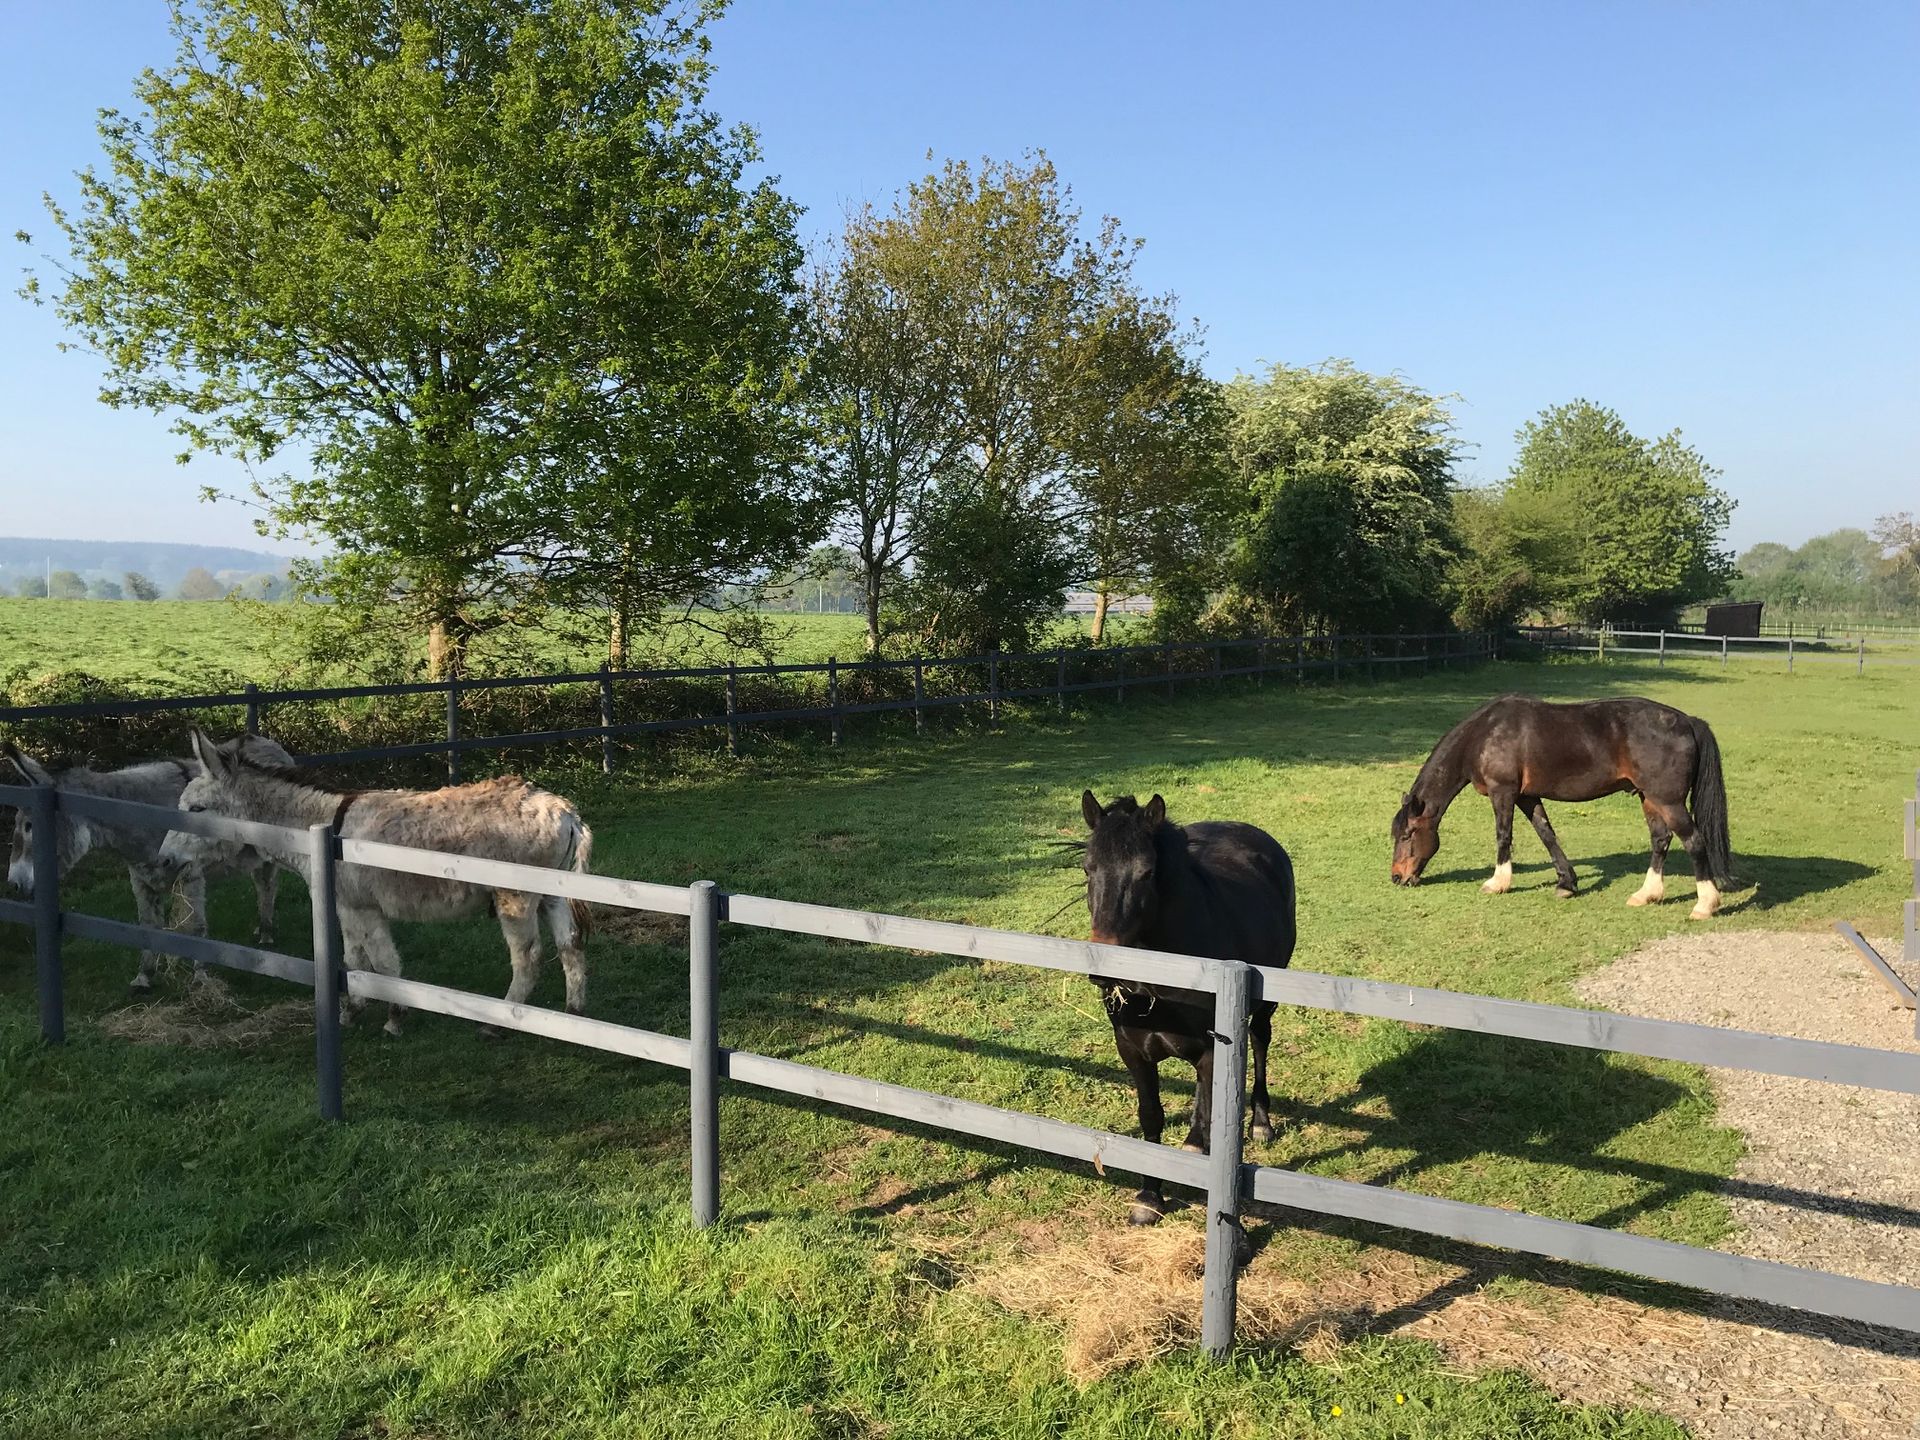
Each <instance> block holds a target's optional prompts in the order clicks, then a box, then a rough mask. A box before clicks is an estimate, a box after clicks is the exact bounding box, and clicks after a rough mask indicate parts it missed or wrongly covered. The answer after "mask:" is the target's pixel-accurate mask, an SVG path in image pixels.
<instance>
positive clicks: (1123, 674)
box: [1114, 645, 1127, 705]
mask: <svg viewBox="0 0 1920 1440" xmlns="http://www.w3.org/2000/svg"><path fill="white" fill-rule="evenodd" d="M1114 665H1115V674H1116V675H1117V676H1118V677H1119V683H1118V684H1117V685H1116V686H1115V687H1114V697H1115V699H1116V700H1117V701H1118V702H1119V703H1120V704H1122V705H1124V704H1126V703H1127V647H1126V646H1124V645H1122V646H1121V647H1120V648H1119V649H1118V650H1116V651H1115V652H1114Z"/></svg>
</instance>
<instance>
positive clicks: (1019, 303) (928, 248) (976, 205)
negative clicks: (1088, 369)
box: [878, 155, 1137, 650]
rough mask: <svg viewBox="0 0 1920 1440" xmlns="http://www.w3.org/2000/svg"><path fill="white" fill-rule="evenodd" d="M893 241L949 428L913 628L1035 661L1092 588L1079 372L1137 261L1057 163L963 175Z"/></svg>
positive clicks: (910, 218) (936, 638)
mask: <svg viewBox="0 0 1920 1440" xmlns="http://www.w3.org/2000/svg"><path fill="white" fill-rule="evenodd" d="M878 229H879V238H880V241H881V243H882V244H883V245H884V246H885V247H886V250H887V252H888V253H889V255H890V257H891V261H890V263H891V264H892V265H893V266H894V267H895V269H896V273H910V274H912V275H913V276H914V277H915V280H914V294H915V296H916V297H917V300H918V302H919V304H920V306H921V315H922V317H923V318H922V319H921V322H920V325H919V334H920V336H921V338H922V342H923V343H924V345H925V346H926V347H927V353H928V355H929V357H930V366H929V369H928V371H927V376H928V379H929V381H930V383H932V384H934V385H936V386H937V387H938V388H939V391H940V394H941V396H942V408H943V414H944V417H945V419H944V427H945V443H944V444H943V446H942V447H941V451H940V455H941V458H942V465H941V470H940V474H939V477H938V483H937V484H936V485H935V486H933V487H932V489H931V490H930V491H929V493H928V494H927V495H926V496H925V498H924V499H923V502H922V505H921V514H920V515H919V516H918V517H916V520H915V524H916V526H917V528H918V531H919V537H920V538H919V541H918V547H917V552H916V558H915V564H914V568H913V572H912V576H911V583H910V584H909V585H907V586H904V587H902V592H901V598H902V605H901V612H902V615H903V618H904V619H905V622H906V623H907V624H908V625H909V626H910V627H911V628H912V629H913V630H915V631H917V632H918V634H919V636H920V638H921V639H922V640H924V641H925V642H927V643H931V644H934V645H937V646H942V647H945V648H948V649H956V650H982V649H988V648H994V647H998V648H1004V649H1019V648H1023V647H1025V646H1028V645H1031V644H1032V643H1034V641H1035V640H1036V639H1037V638H1038V636H1039V634H1040V632H1041V631H1042V629H1043V628H1044V627H1045V625H1046V624H1048V623H1049V622H1051V621H1052V620H1053V619H1054V618H1055V617H1056V616H1057V614H1058V613H1059V604H1060V596H1061V592H1062V590H1063V589H1064V588H1065V586H1066V585H1067V584H1068V583H1070V582H1071V581H1072V580H1073V579H1074V577H1075V575H1076V574H1078V573H1084V564H1083V561H1082V557H1081V554H1080V542H1081V540H1082V538H1083V537H1082V533H1081V530H1080V528H1079V526H1078V524H1077V519H1078V513H1077V505H1078V496H1077V493H1076V491H1075V489H1074V485H1073V474H1072V469H1073V467H1072V460H1071V456H1070V454H1069V452H1068V448H1067V444H1066V436H1067V433H1068V429H1069V426H1068V422H1067V406H1068V403H1069V401H1068V389H1069V387H1068V386H1067V384H1066V383H1065V372H1064V366H1065V365H1066V364H1067V362H1068V357H1069V356H1070V354H1071V353H1072V351H1073V347H1074V345H1075V341H1076V339H1077V338H1078V337H1079V336H1080V335H1082V334H1083V333H1084V332H1085V330H1086V329H1087V327H1088V326H1089V325H1090V324H1091V323H1092V322H1093V320H1094V318H1095V317H1096V316H1097V315H1098V314H1100V312H1101V310H1102V308H1103V307H1104V306H1105V305H1106V304H1108V303H1109V301H1110V300H1111V297H1112V296H1113V294H1114V293H1115V291H1116V289H1117V288H1118V287H1121V286H1123V285H1124V284H1125V283H1126V281H1127V278H1128V275H1129V273H1130V267H1131V264H1132V259H1133V255H1134V253H1135V251H1136V249H1137V246H1136V245H1135V243H1134V242H1132V241H1130V240H1128V239H1127V238H1126V237H1125V236H1124V235H1122V234H1121V232H1120V229H1119V225H1118V223H1117V222H1116V221H1114V220H1112V219H1110V218H1109V219H1107V220H1104V221H1103V222H1101V224H1100V225H1098V226H1097V227H1093V228H1092V229H1091V231H1090V232H1089V231H1083V226H1082V216H1081V212H1080V211H1079V209H1078V208H1077V206H1076V205H1075V204H1074V201H1073V197H1072V193H1071V191H1070V190H1069V189H1068V188H1067V187H1066V186H1065V185H1064V184H1063V183H1062V182H1061V180H1060V178H1059V176H1058V174H1057V173H1056V172H1055V170H1054V167H1053V165H1052V163H1051V162H1050V161H1048V160H1047V158H1046V157H1045V156H1044V155H1034V156H1030V157H1028V158H1027V159H1025V160H1024V161H1022V162H1018V163H998V162H993V161H986V162H983V163H982V164H981V165H980V166H979V167H978V168H975V167H973V166H970V165H968V164H966V163H964V162H961V161H949V162H948V163H947V164H946V165H945V166H943V167H942V168H941V169H940V170H938V171H937V172H935V173H933V174H931V175H928V176H926V177H925V178H924V179H922V180H920V181H918V182H916V183H915V184H913V185H911V186H909V187H908V189H907V192H906V194H905V195H904V197H902V199H901V201H900V202H899V203H898V204H897V205H896V206H895V207H894V209H893V211H892V212H891V213H889V214H888V215H887V216H886V217H884V218H883V219H882V221H881V222H880V223H879V226H878Z"/></svg>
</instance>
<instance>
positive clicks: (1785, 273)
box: [0, 0, 1920, 547]
mask: <svg viewBox="0 0 1920 1440" xmlns="http://www.w3.org/2000/svg"><path fill="white" fill-rule="evenodd" d="M83 13H84V15H85V17H86V19H85V23H82V22H81V20H80V19H79V18H77V17H78V16H79V15H81V14H83ZM7 28H8V31H9V40H10V42H11V43H10V45H9V46H8V47H7V49H6V50H5V52H4V53H0V127H4V128H3V129H0V133H4V134H5V135H7V136H8V137H9V141H10V143H9V144H8V145H7V146H5V147H4V149H0V220H3V221H4V225H0V234H11V232H12V231H13V230H14V229H15V228H16V227H24V228H27V229H29V230H33V231H36V232H38V233H39V236H40V238H44V237H45V234H46V233H47V227H46V226H45V224H44V220H43V217H42V213H41V211H40V208H39V203H38V195H39V193H40V191H41V190H43V189H51V190H53V191H54V192H55V194H56V195H70V194H71V192H72V185H71V181H70V178H69V177H70V175H71V172H72V171H73V170H75V169H77V168H78V167H79V166H81V165H83V164H85V163H87V161H88V160H89V159H91V158H92V156H93V155H94V153H95V141H94V136H93V129H92V125H93V112H94V111H95V109H96V108H98V107H99V106H101V105H109V104H116V103H123V102H124V101H125V99H126V97H127V95H128V93H129V83H130V81H131V78H132V76H133V75H134V74H135V72H136V71H137V70H138V69H139V68H140V67H141V66H143V65H148V64H158V63H162V62H164V60H165V59H166V58H167V56H168V54H169V46H168V41H167V37H166V31H165V24H164V16H163V12H162V7H161V6H160V5H159V4H158V0H89V3H88V4H87V5H86V6H85V7H67V6H58V5H40V4H19V5H14V6H9V7H8V14H7ZM713 58H714V61H715V64H716V67H717V74H716V77H715V85H714V91H713V97H712V98H713V103H714V105H715V107H716V108H717V109H718V110H719V111H720V112H721V113H722V114H723V115H725V116H726V117H728V118H729V119H734V120H740V121H745V122H747V123H749V124H751V125H753V126H754V127H755V128H756V129H757V130H758V131H759V132H760V136H761V143H762V145H763V147H764V149H765V151H766V157H767V164H768V167H769V168H770V169H771V170H772V171H774V172H775V173H778V174H779V175H780V176H781V177H782V180H783V184H784V187H785V189H786V190H787V192H788V193H789V194H791V195H792V196H794V198H795V199H797V200H798V201H800V202H801V203H802V204H803V205H805V206H806V207H807V211H808V213H807V215H806V217H805V219H804V220H803V222H802V223H803V230H804V232H805V233H806V235H807V236H808V238H809V239H810V240H811V239H813V238H815V237H818V236H821V235H824V234H826V233H830V232H831V231H832V230H833V229H834V228H836V226H837V224H838V221H839V218H840V216H841V214H842V212H843V210H844V208H845V207H846V205H848V204H849V203H855V202H859V201H863V200H872V201H875V202H879V203H885V202H886V201H888V200H889V199H890V198H891V196H892V195H893V193H894V191H895V190H896V189H897V188H898V187H899V186H901V185H902V184H904V183H906V182H907V181H909V180H911V179H913V178H915V177H916V176H918V175H920V174H921V173H923V172H924V171H925V170H926V169H927V168H928V164H927V155H928V152H929V151H931V152H932V153H933V155H934V156H935V157H945V156H948V155H957V156H963V157H969V158H977V157H979V156H981V155H992V156H995V157H1008V156H1014V155H1017V154H1018V153H1020V152H1021V151H1023V150H1025V149H1029V148H1036V147H1038V148H1044V149H1045V150H1046V151H1047V152H1048V153H1049V154H1050V155H1051V156H1052V158H1053V159H1054V161H1055V162H1056V164H1057V165H1058V166H1059V169H1060V171H1061V173H1062V175H1063V176H1064V177H1065V178H1066V179H1067V180H1068V181H1069V182H1070V183H1071V184H1072V186H1073V187H1074V190H1075V193H1076V196H1077V198H1078V200H1079V202H1080V204H1081V205H1082V207H1083V208H1084V209H1085V210H1086V211H1087V212H1088V213H1089V214H1100V213H1111V214H1114V215H1116V216H1118V217H1119V218H1120V219H1121V221H1122V222H1123V223H1124V224H1125V226H1126V227H1127V229H1128V230H1129V231H1130V232H1131V233H1133V234H1136V235H1139V236H1142V237H1144V238H1145V240H1146V241H1147V247H1146V250H1145V252H1144V255H1143V258H1142V262H1141V268H1142V272H1143V275H1144V278H1145V279H1146V281H1147V282H1148V284H1149V285H1150V286H1151V287H1152V288H1155V289H1164V290H1172V291H1175V292H1177V293H1178V294H1179V296H1180V297H1181V301H1182V304H1183V307H1184V309H1185V310H1186V312H1187V313H1189V314H1191V315H1193V316H1195V317H1197V318H1198V319H1200V320H1201V321H1202V322H1203V323H1204V324H1205V326H1206V328H1207V342H1206V345H1207V354H1208V366H1209V368H1210V369H1211V370H1212V371H1213V372H1214V373H1215V374H1217V375H1220V376H1222V377H1224V376H1228V375H1231V374H1233V373H1234V372H1235V371H1236V370H1240V369H1250V368H1253V367H1255V366H1258V365H1259V364H1261V363H1262V362H1265V361H1273V360H1284V361H1287V362H1290V363H1302V362H1312V361H1317V360H1320V359H1324V358H1326V357H1329V356H1336V355H1337V356H1346V357H1350V358H1351V359H1353V360H1355V361H1356V362H1358V363H1359V364H1361V365H1363V366H1366V367H1367V368H1369V369H1377V370H1398V371H1400V372H1402V373H1403V374H1405V375H1406V376H1408V377H1409V378H1410V379H1412V380H1413V381H1415V382H1416V383H1418V384H1421V385H1423V386H1426V387H1428V388H1430V389H1433V390H1438V391H1443V392H1451V393H1454V394H1457V395H1458V396H1459V397H1460V398H1459V400H1458V403H1457V415H1458V419H1459V425H1460V431H1461V434H1462V436H1463V437H1464V438H1465V439H1466V440H1468V441H1469V442H1471V444H1472V445H1473V446H1474V447H1475V449H1474V451H1473V455H1472V458H1471V459H1470V461H1469V463H1468V464H1467V466H1466V471H1465V473H1466V476H1467V478H1469V479H1472V480H1489V479H1494V478H1497V477H1498V476H1499V475H1501V474H1502V473H1504V471H1505V469H1506V466H1507V464H1508V462H1509V460H1510V459H1511V457H1512V452H1513V443H1512V436H1513V432H1514V430H1515V429H1516V428H1517V427H1518V426H1519V425H1520V424H1522V423H1523V422H1524V421H1525V420H1526V419H1527V418H1528V416H1530V415H1531V414H1533V413H1534V412H1535V411H1537V410H1539V409H1540V408H1541V407H1543V406H1546V405H1550V404H1554V403H1556V402H1559V401H1563V400H1567V399H1571V398H1573V397H1575V396H1583V395H1584V396H1586V397H1588V398H1591V399H1593V400H1597V401H1600V402H1602V403H1604V404H1608V405H1611V406H1613V407H1614V408H1616V409H1618V410H1619V411H1620V412H1621V413H1622V415H1623V416H1624V417H1625V418H1626V420H1627V422H1628V423H1629V424H1630V425H1631V426H1633V427H1634V428H1635V429H1636V430H1638V431H1639V432H1641V433H1643V434H1653V433H1658V432H1662V431H1665V430H1667V429H1670V428H1672V427H1675V426H1678V427H1680V428H1681V429H1682V430H1684V431H1685V433H1686V435H1687V438H1688V439H1689V440H1690V441H1692V442H1693V443H1694V444H1695V445H1697V446H1698V447H1699V448H1700V449H1701V450H1702V451H1703V452H1704V453H1705V454H1706V455H1707V457H1708V458H1709V460H1711V461H1712V462H1713V463H1715V464H1717V465H1718V466H1720V467H1721V468H1722V469H1723V470H1724V471H1725V478H1724V481H1723V484H1724V485H1725V486H1726V488H1727V489H1728V490H1729V491H1730V492H1731V493H1732V494H1733V495H1734V496H1735V497H1736V499H1737V500H1738V501H1739V502H1740V508H1739V510H1738V511H1737V512H1736V515H1735V519H1734V527H1733V538H1734V540H1735V542H1736V544H1738V545H1740V546H1742V547H1744V546H1746V545H1749V544H1752V543H1753V542H1755V541H1757V540H1761V539H1781V540H1786V541H1789V542H1796V541H1799V540H1801V539H1804V538H1805V537H1806V536H1808V535H1811V534H1815V533H1818V532H1820V531H1823V530H1828V529H1832V528H1834V527H1836V526H1839V525H1845V524H1860V525H1864V524H1866V523H1868V522H1870V521H1871V520H1872V518H1873V517H1874V516H1875V515H1878V514H1881V513H1883V512H1886V511H1889V510H1893V509H1900V508H1906V509H1916V508H1920V343H1917V337H1920V263H1917V262H1920V83H1916V81H1915V79H1914V76H1915V74H1916V73H1920V5H1914V4H1911V3H1904V0H1903V3H1888V4H1862V3H1849V4H1847V5H1843V6H1811V5H1794V6H1789V5H1763V4H1753V3H1740V4H1732V3H1684V4H1683V3H1622V0H1613V3H1605V4H1550V5H1538V4H1534V5H1496V4H1483V5H1472V6H1468V5H1433V4H1386V3H1369V4H1365V5H1334V6H1328V5H1315V6H1311V7H1309V6H1305V5H1300V4H1271V3H1269V4H1265V5H1202V4H1188V5H1183V6H1178V7H1176V6H1174V5H1171V4H1133V5H1124V4H1111V3H1108V4H1097V5H1096V4H1077V3H1075V4H1068V3H1027V4H1004V3H982V0H956V3H939V4H934V3H904V0H895V3H834V4H825V3H821V4H812V5H800V4H774V3H767V0H760V3H752V0H741V3H738V4H736V6H735V8H734V10H733V11H732V12H731V13H730V14H729V15H727V16H726V17H725V18H724V19H723V20H722V21H721V22H720V24H719V25H718V26H717V27H716V29H715V31H714V57H713ZM7 243H8V244H9V245H10V247H11V248H10V253H9V258H11V259H14V260H16V261H18V260H23V259H25V258H27V252H25V251H22V250H21V249H20V247H18V246H13V245H12V244H11V242H7ZM12 268H13V267H9V270H10V273H11V271H12ZM8 288H9V290H10V288H11V287H8ZM0 317H3V318H0V504H4V507H5V508H4V516H5V518H4V520H3V521H0V529H4V530H6V531H8V532H10V533H15V534H57V535H63V536H75V537H81V538H100V539H106V538H121V537H127V536H139V537H143V538H149V539H177V540H197V539H204V540H208V541H216V542H220V543H238V544H245V543H249V542H250V538H251V529H250V526H249V523H248V516H247V515H246V513H245V512H243V511H241V510H240V509H238V508H237V507H234V506H225V505H223V506H215V507H211V508H209V507H205V506H202V505H200V504H198V503H197V501H196V499H195V495H196V493H197V490H198V487H199V486H200V485H201V484H204V483H222V484H228V485H231V484H234V483H236V482H237V481H239V480H241V479H243V478H244V477H239V476H236V475H235V474H234V472H232V471H231V470H229V469H226V468H224V467H222V466H220V465H218V464H215V463H211V462H208V461H205V460H196V461H195V462H194V463H193V464H192V465H191V466H189V467H187V468H185V469H181V468H180V467H178V466H176V465H175V464H174V462H173V458H172V457H173V455H174V453H175V451H176V450H177V449H178V448H179V447H178V445H177V444H176V443H175V442H174V441H173V439H172V438H171V437H170V436H169V435H168V434H167V433H166V429H165V425H164V422H162V421H161V420H159V419H156V418H154V417H150V416H144V415H136V414H130V413H125V412H113V411H109V410H107V409H105V408H104V407H103V406H101V405H99V404H98V403H97V401H96V400H95V398H94V396H95V391H96V387H97V378H98V377H97V371H96V368H95V366H94V364H93V362H92V361H91V360H90V359H89V358H88V357H86V356H82V355H65V356H62V355H60V354H58V353H56V352H55V350H54V348H53V347H54V343H55V341H56V340H57V339H58V338H59V337H58V333H57V330H56V327H55V326H54V324H53V321H52V317H51V315H50V314H49V313H48V312H46V311H44V310H41V311H37V312H36V311H34V310H32V309H30V308H29V307H27V306H26V305H24V304H23V303H21V302H18V301H16V300H14V299H12V298H11V295H10V294H5V295H0Z"/></svg>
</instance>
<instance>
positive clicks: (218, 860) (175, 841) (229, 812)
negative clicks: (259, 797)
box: [160, 730, 293, 874]
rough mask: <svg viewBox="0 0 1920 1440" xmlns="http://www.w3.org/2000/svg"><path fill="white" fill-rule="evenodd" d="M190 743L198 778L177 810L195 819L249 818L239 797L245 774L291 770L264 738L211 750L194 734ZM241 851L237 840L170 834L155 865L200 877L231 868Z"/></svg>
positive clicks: (282, 754) (203, 737)
mask: <svg viewBox="0 0 1920 1440" xmlns="http://www.w3.org/2000/svg"><path fill="white" fill-rule="evenodd" d="M190 741H191V745H192V750H193V758H194V759H195V761H197V762H198V773H197V774H195V775H194V776H193V778H192V779H190V780H188V781H187V784H186V788H185V789H183V790H182V791H181V792H180V808H181V809H182V810H186V811H190V812H192V813H194V814H201V813H211V814H214V815H226V816H230V817H232V818H234V819H239V820H245V819H249V818H251V817H250V813H249V806H248V802H247V801H246V799H245V798H244V796H243V793H242V792H243V791H244V789H245V781H246V772H247V771H248V770H249V769H257V768H258V767H259V766H263V765H265V766H272V767H275V768H279V767H282V766H285V767H291V766H292V764H293V757H292V756H291V755H289V754H287V752H286V751H285V750H284V749H282V748H281V747H280V746H279V744H277V743H276V742H274V741H272V740H269V739H267V738H266V736H264V735H241V736H238V737H237V738H235V739H232V740H228V741H226V742H225V743H223V744H219V745H216V744H214V743H213V741H212V740H211V739H209V738H208V737H207V735H206V733H205V732H204V731H201V730H195V731H194V732H193V733H192V735H191V737H190ZM244 849H246V846H245V845H244V844H243V843H242V842H241V841H239V840H231V839H222V838H219V837H216V836H213V835H195V834H191V833H189V832H188V831H185V830H174V831H170V832H168V835H167V838H166V840H165V841H164V842H163V843H162V844H161V846H160V860H161V863H163V864H165V865H169V866H171V867H173V868H174V869H176V870H180V869H184V870H188V871H195V870H197V871H199V872H201V873H203V874H205V873H209V872H212V871H216V870H224V869H227V868H228V867H230V866H232V865H234V864H236V863H237V862H238V861H239V859H240V854H241V852H242V851H243V850H244Z"/></svg>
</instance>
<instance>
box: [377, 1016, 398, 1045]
mask: <svg viewBox="0 0 1920 1440" xmlns="http://www.w3.org/2000/svg"><path fill="white" fill-rule="evenodd" d="M380 1032H381V1034H383V1035H391V1036H393V1038H394V1039H396V1040H398V1039H399V1038H400V1036H401V1034H402V1031H401V1029H400V1024H399V1022H398V1021H395V1020H389V1021H387V1023H386V1024H384V1025H382V1026H381V1027H380Z"/></svg>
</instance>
